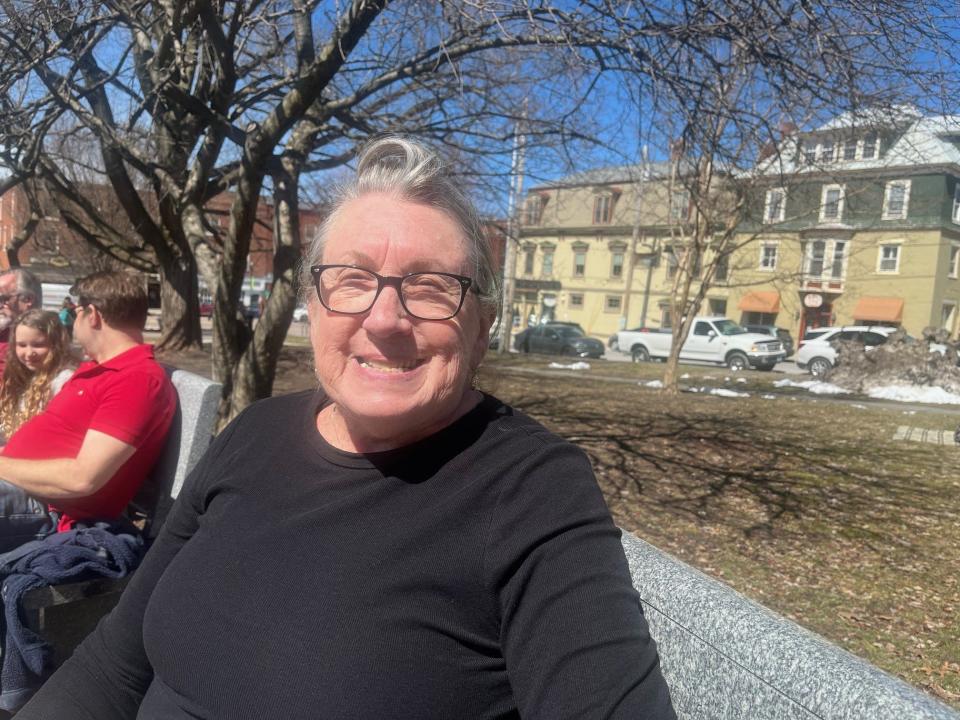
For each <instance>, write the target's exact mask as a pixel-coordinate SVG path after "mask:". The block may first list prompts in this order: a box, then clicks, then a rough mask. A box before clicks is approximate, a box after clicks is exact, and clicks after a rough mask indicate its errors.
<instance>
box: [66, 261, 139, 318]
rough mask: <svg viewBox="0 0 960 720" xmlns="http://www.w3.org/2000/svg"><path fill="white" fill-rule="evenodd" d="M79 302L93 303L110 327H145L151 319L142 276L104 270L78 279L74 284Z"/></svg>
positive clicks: (84, 305)
mask: <svg viewBox="0 0 960 720" xmlns="http://www.w3.org/2000/svg"><path fill="white" fill-rule="evenodd" d="M70 294H71V295H76V296H77V306H78V307H86V306H87V305H93V306H94V307H96V308H97V310H99V311H100V315H101V316H102V317H103V319H104V321H105V322H106V323H107V325H109V326H110V327H114V328H124V329H135V330H142V329H143V326H144V325H145V324H146V322H147V289H146V284H145V283H144V282H143V280H142V279H141V278H139V277H136V276H134V275H131V274H130V273H126V272H118V271H115V270H101V271H99V272H95V273H91V274H90V275H87V276H86V277H82V278H80V279H79V280H77V282H76V284H74V286H73V287H72V288H70Z"/></svg>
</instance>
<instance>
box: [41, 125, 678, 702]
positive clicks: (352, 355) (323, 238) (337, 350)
mask: <svg viewBox="0 0 960 720" xmlns="http://www.w3.org/2000/svg"><path fill="white" fill-rule="evenodd" d="M308 266H309V274H308V275H307V278H305V279H308V281H309V284H310V290H311V295H312V297H311V298H310V301H309V308H308V311H309V316H310V327H311V340H312V344H313V350H314V356H315V362H316V372H317V378H318V380H319V382H320V388H319V390H317V391H312V392H306V393H300V394H296V395H290V396H286V397H277V398H272V399H270V400H266V401H264V402H260V403H257V404H256V405H254V406H252V407H251V408H249V409H248V410H247V411H246V412H244V413H243V414H242V415H241V416H240V417H239V418H237V420H236V421H235V422H234V423H233V424H232V425H230V427H229V428H227V429H226V430H225V431H224V432H223V433H221V434H220V436H219V437H217V439H216V440H215V441H214V443H213V445H212V446H211V447H210V450H209V451H208V452H207V454H206V456H205V457H204V459H203V460H202V461H201V463H200V465H199V466H198V467H197V469H196V470H195V471H194V473H193V474H192V476H191V478H190V479H189V480H188V482H187V485H186V486H185V488H184V491H183V493H182V494H181V496H180V498H179V499H178V501H177V503H176V505H175V507H174V509H173V511H172V512H171V515H170V517H169V519H168V520H167V524H166V526H165V527H164V529H163V531H162V533H161V535H160V537H159V538H158V540H157V542H156V543H155V544H154V546H153V548H152V549H151V551H150V553H149V555H148V557H147V559H146V560H145V561H144V565H143V566H142V567H141V569H140V570H139V571H138V573H137V575H136V577H135V578H134V580H133V581H132V582H131V584H130V586H129V587H128V589H127V591H126V593H125V594H124V596H123V598H122V599H121V601H120V604H119V606H118V607H117V609H116V610H115V611H114V612H113V614H112V615H110V616H109V617H108V618H107V619H106V620H105V621H104V622H103V623H101V625H100V627H99V628H98V629H97V631H96V632H95V633H94V634H93V635H92V636H91V637H90V638H88V639H87V641H86V642H85V643H84V644H83V645H82V646H81V648H80V649H79V650H78V651H77V653H76V654H75V655H74V657H73V658H72V659H71V660H70V661H69V662H68V663H67V664H66V665H65V666H64V667H63V668H62V669H61V670H60V672H59V673H58V674H57V675H55V676H54V677H53V679H51V680H50V681H49V682H48V683H47V685H46V686H45V688H44V690H43V691H42V692H41V694H40V695H38V697H37V698H35V699H34V701H33V703H31V704H30V705H28V706H27V708H26V709H25V710H24V711H22V712H23V717H26V718H28V719H29V718H45V719H49V718H71V719H72V718H81V717H84V718H85V717H89V718H96V719H97V720H108V719H110V718H134V717H136V718H138V719H139V720H152V719H154V718H164V719H165V720H169V719H177V718H184V719H186V718H197V717H203V718H225V719H227V718H229V720H240V719H242V718H251V719H253V718H256V719H257V720H262V719H263V718H285V719H288V718H361V719H370V720H378V719H381V718H391V719H393V718H411V719H413V718H416V719H418V720H420V719H422V720H427V719H433V718H436V719H437V720H440V719H444V720H446V719H449V718H471V719H472V718H501V719H502V718H518V717H519V718H545V719H546V718H549V719H550V720H554V719H555V718H631V719H639V718H647V719H648V720H649V719H653V718H656V719H660V718H672V717H674V715H673V711H672V709H671V707H670V699H669V695H668V692H667V689H666V686H665V685H664V682H663V678H662V676H661V674H660V669H659V663H658V659H657V654H656V650H655V649H654V646H653V643H652V641H651V640H650V637H649V635H648V633H647V628H646V625H645V623H644V620H643V616H642V614H641V611H640V604H639V601H638V598H637V595H636V593H635V592H634V590H633V588H632V587H631V583H630V576H629V574H628V571H627V565H626V561H625V559H624V555H623V550H622V549H621V547H620V542H619V536H620V533H619V531H618V530H617V528H616V527H615V526H614V524H613V522H612V521H611V519H610V516H609V513H608V511H607V508H606V506H605V504H604V501H603V498H602V496H601V494H600V491H599V489H598V488H597V484H596V481H595V480H594V477H593V474H592V472H591V469H590V465H589V463H588V461H587V459H586V457H585V456H584V454H583V453H582V452H581V451H579V450H577V449H576V448H575V447H574V446H573V445H571V444H569V443H567V442H564V441H563V440H561V439H560V438H558V437H556V436H555V435H553V434H551V433H550V432H548V431H547V430H546V429H544V428H543V427H542V426H540V425H539V424H537V423H536V422H534V421H533V420H531V419H530V418H528V417H526V416H524V415H523V414H521V413H519V412H517V411H515V410H513V409H511V408H509V407H507V406H506V405H504V404H503V403H501V402H499V401H498V400H496V399H495V398H493V397H490V396H488V395H484V394H482V393H480V392H479V391H477V390H476V389H474V388H473V386H472V384H471V379H472V377H473V375H474V372H475V371H476V369H477V366H478V365H479V364H480V361H481V359H482V358H483V354H484V350H485V348H486V345H487V333H488V330H489V328H490V325H491V323H492V322H493V320H494V317H495V311H496V305H497V282H496V271H495V269H494V266H493V262H492V260H491V256H490V252H489V249H488V247H487V244H486V241H485V239H484V235H483V230H482V227H481V225H480V222H479V220H478V218H477V214H476V212H475V211H474V210H473V208H472V206H471V205H470V203H469V202H468V201H467V200H466V198H465V197H464V195H463V194H462V193H461V192H460V191H459V190H458V189H457V187H456V186H455V185H454V184H453V183H452V181H451V180H450V179H449V177H448V176H447V175H446V174H445V172H444V170H443V167H442V165H441V163H440V161H439V159H438V158H437V157H436V155H434V154H432V153H431V152H430V151H428V150H426V149H425V148H424V147H422V146H421V145H419V144H417V143H415V142H412V141H409V140H402V139H397V138H386V139H383V140H379V141H377V142H375V143H373V144H372V145H370V146H368V147H367V148H366V150H365V151H364V152H363V154H362V155H361V156H360V158H359V162H358V170H357V177H356V179H355V181H354V182H353V184H352V185H350V186H349V187H347V188H345V189H343V191H342V193H341V194H340V196H339V199H338V201H337V202H336V204H335V205H334V209H333V211H332V212H331V214H330V215H329V217H328V219H327V221H326V223H325V224H324V227H323V229H322V231H321V233H320V235H319V238H318V239H317V241H316V242H315V243H314V245H313V247H311V249H310V255H309V263H308Z"/></svg>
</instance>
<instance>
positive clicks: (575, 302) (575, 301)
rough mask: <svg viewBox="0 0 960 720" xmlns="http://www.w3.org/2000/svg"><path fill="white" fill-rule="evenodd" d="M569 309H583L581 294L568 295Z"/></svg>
mask: <svg viewBox="0 0 960 720" xmlns="http://www.w3.org/2000/svg"><path fill="white" fill-rule="evenodd" d="M570 307H572V308H582V307H583V293H570Z"/></svg>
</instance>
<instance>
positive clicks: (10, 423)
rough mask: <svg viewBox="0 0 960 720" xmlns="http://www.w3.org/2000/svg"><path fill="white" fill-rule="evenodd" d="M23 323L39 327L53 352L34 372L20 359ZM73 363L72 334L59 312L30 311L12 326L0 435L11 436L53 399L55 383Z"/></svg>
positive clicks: (0, 394) (0, 406)
mask: <svg viewBox="0 0 960 720" xmlns="http://www.w3.org/2000/svg"><path fill="white" fill-rule="evenodd" d="M21 325H24V326H26V327H31V328H34V329H35V330H39V331H40V332H41V333H43V334H44V336H46V338H47V342H49V343H50V352H49V353H47V357H46V358H44V361H43V366H42V367H41V368H40V369H39V370H37V371H36V372H33V371H31V370H30V369H28V368H27V366H26V365H24V364H23V363H21V362H20V360H19V358H17V342H16V340H17V328H18V327H20V326H21ZM71 364H73V358H72V357H71V355H70V337H69V335H68V334H67V329H66V328H65V327H63V325H62V324H61V323H60V317H59V316H58V315H57V313H53V312H47V311H45V310H28V311H27V312H25V313H24V314H23V315H21V316H20V318H19V319H18V320H17V322H16V323H15V324H14V325H13V327H11V328H10V345H9V346H8V347H7V365H6V367H5V368H4V370H3V385H2V387H0V434H2V435H3V437H6V438H9V437H10V436H11V435H13V433H14V432H16V431H17V429H18V428H19V427H20V426H21V425H23V424H24V423H25V422H26V421H27V420H29V419H30V418H32V417H33V416H34V415H36V414H37V413H39V412H40V411H41V410H43V408H44V407H46V405H47V402H48V401H49V400H50V394H51V383H52V382H53V379H54V377H56V375H57V373H59V372H60V371H61V370H62V369H63V368H64V367H66V366H68V365H71Z"/></svg>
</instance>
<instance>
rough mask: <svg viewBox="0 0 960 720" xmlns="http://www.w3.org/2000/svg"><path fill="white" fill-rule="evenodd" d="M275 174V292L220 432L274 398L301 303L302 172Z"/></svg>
mask: <svg viewBox="0 0 960 720" xmlns="http://www.w3.org/2000/svg"><path fill="white" fill-rule="evenodd" d="M282 166H283V170H282V171H278V172H276V173H275V174H274V178H273V184H274V209H275V214H274V219H273V236H274V238H275V240H276V245H275V248H276V249H275V250H274V254H273V278H274V279H273V286H272V287H271V289H270V297H269V298H268V299H267V302H266V304H265V306H264V309H263V313H262V315H261V317H260V319H259V320H258V321H257V326H256V328H255V329H254V332H253V337H252V339H251V340H250V342H249V344H248V345H247V346H246V348H245V350H244V351H243V354H242V355H241V356H240V359H239V361H238V362H237V364H236V366H235V367H233V368H232V369H231V372H230V380H229V382H230V390H229V392H226V390H227V385H226V384H224V391H225V392H224V394H223V397H222V400H221V403H220V410H219V419H218V430H220V429H222V428H223V427H224V426H225V425H226V424H227V423H228V422H229V421H230V420H232V419H233V418H234V417H236V415H237V414H238V413H239V412H240V411H241V410H243V408H245V407H246V406H247V405H249V404H250V403H252V402H254V401H256V400H260V399H262V398H266V397H270V395H272V394H273V380H274V377H275V375H276V371H277V361H278V360H279V358H280V352H281V350H282V349H283V343H284V340H286V337H287V331H288V330H289V329H290V321H291V319H292V318H293V309H294V307H295V306H296V303H297V293H298V290H299V283H298V282H297V272H298V270H299V267H300V207H299V202H298V199H297V194H298V191H299V171H298V169H297V167H296V163H295V162H294V161H293V160H291V159H290V158H289V157H284V159H283V161H282Z"/></svg>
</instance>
